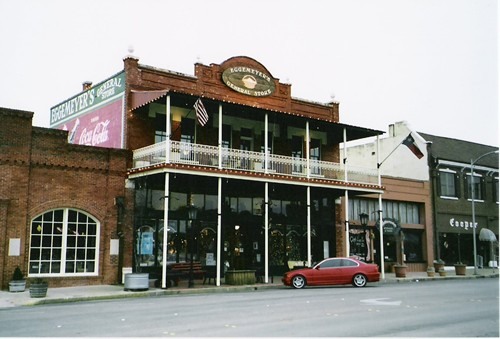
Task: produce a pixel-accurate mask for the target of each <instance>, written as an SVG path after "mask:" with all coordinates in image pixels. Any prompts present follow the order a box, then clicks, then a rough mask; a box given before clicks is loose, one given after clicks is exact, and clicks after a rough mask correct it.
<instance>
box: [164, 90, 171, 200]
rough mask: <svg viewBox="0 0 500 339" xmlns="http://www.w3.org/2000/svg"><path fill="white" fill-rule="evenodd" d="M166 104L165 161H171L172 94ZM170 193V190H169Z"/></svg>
mask: <svg viewBox="0 0 500 339" xmlns="http://www.w3.org/2000/svg"><path fill="white" fill-rule="evenodd" d="M165 106H166V107H167V112H166V120H167V124H166V126H165V134H166V137H167V140H165V162H166V163H169V162H170V138H171V137H172V136H171V133H172V131H171V129H172V128H171V126H170V114H171V113H170V94H168V95H167V100H166V103H165ZM167 194H168V192H167Z"/></svg>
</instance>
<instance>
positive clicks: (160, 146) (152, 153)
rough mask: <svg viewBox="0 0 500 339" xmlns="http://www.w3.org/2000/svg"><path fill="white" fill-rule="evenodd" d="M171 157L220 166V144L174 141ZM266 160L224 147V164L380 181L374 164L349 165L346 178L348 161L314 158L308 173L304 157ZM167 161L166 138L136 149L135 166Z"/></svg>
mask: <svg viewBox="0 0 500 339" xmlns="http://www.w3.org/2000/svg"><path fill="white" fill-rule="evenodd" d="M169 158H170V159H169V162H170V163H173V164H188V165H196V166H202V167H214V168H219V148H218V147H217V146H209V145H201V144H192V143H184V142H178V141H170V154H169ZM265 160H266V159H265V155H264V153H260V152H252V151H244V150H237V149H230V148H223V149H222V152H221V163H220V166H221V167H220V168H222V169H225V170H238V171H248V172H257V173H272V174H276V175H284V176H293V177H297V178H307V177H309V178H322V179H326V180H335V181H343V182H350V183H359V184H369V185H373V184H377V183H378V177H377V170H376V169H373V168H360V167H353V166H348V167H347V169H348V171H347V180H346V179H345V171H344V165H343V164H339V163H333V162H327V161H318V160H311V161H309V169H310V170H309V173H308V171H307V169H308V163H307V160H306V159H304V158H294V157H287V156H283V155H276V154H269V155H268V157H267V170H266V168H265ZM166 161H167V158H166V141H163V142H160V143H157V144H153V145H150V146H147V147H143V148H140V149H137V150H135V151H134V155H133V164H134V167H133V169H140V168H147V167H149V166H152V165H157V164H161V163H165V162H166Z"/></svg>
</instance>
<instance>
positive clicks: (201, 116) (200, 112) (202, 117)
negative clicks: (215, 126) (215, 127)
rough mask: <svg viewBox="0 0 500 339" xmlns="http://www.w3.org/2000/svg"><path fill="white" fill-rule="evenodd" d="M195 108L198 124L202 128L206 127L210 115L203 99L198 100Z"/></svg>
mask: <svg viewBox="0 0 500 339" xmlns="http://www.w3.org/2000/svg"><path fill="white" fill-rule="evenodd" d="M193 107H194V110H195V111H196V118H197V119H198V122H199V123H200V125H201V126H205V124H206V123H207V121H208V113H207V110H206V109H205V106H204V105H203V103H202V102H201V98H198V100H196V102H195V103H194V106H193Z"/></svg>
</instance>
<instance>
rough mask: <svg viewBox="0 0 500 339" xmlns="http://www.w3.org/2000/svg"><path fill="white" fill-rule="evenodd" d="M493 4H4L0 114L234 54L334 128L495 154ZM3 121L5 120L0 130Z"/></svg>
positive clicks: (148, 0) (40, 119)
mask: <svg viewBox="0 0 500 339" xmlns="http://www.w3.org/2000/svg"><path fill="white" fill-rule="evenodd" d="M498 15H499V10H498V1H497V0H324V1H322V0H301V1H299V0H252V1H248V0H247V1H239V0H224V1H223V0H211V1H209V0H175V1H173V0H163V1H159V0H157V1H152V0H137V1H132V0H116V1H105V0H98V1H95V0H86V1H67V0H61V1H51V0H28V1H24V0H15V1H14V0H0V51H1V56H0V60H1V62H0V76H1V78H0V106H2V107H9V108H15V109H21V110H28V111H33V112H35V116H34V121H33V123H34V125H36V126H42V127H48V126H49V110H50V107H52V106H54V105H56V104H58V103H60V102H61V101H64V100H65V99H67V98H69V97H71V96H73V95H75V94H77V93H78V92H79V91H81V88H82V82H83V81H86V80H89V81H92V82H94V83H97V82H100V81H102V80H104V79H106V78H107V77H110V76H111V75H114V74H115V73H117V72H119V71H120V70H122V69H123V58H124V57H125V56H126V55H127V54H129V52H128V50H129V48H130V47H131V46H132V47H133V50H134V52H133V54H134V55H135V56H137V57H138V58H139V62H140V63H141V64H145V65H150V66H154V67H159V68H164V69H168V70H172V71H176V72H181V73H186V74H189V75H193V74H194V63H196V62H197V61H200V62H202V63H204V64H206V65H209V64H211V63H215V64H221V63H222V62H223V61H224V60H226V59H228V58H230V57H233V56H239V55H245V56H249V57H252V58H254V59H256V60H257V61H259V62H260V63H262V64H263V65H264V66H265V67H266V68H267V69H268V70H269V71H270V72H271V74H272V76H274V77H276V78H279V79H280V81H281V82H287V83H290V84H291V85H292V96H294V97H298V98H303V99H307V100H313V101H319V102H325V103H326V102H329V101H332V97H333V96H334V100H336V101H338V102H339V103H340V121H341V122H342V123H347V124H352V125H358V126H362V127H367V128H373V129H377V130H382V131H387V126H388V125H389V124H391V123H394V122H397V121H402V120H405V121H407V122H408V123H409V125H410V127H411V128H413V129H414V130H416V131H420V132H425V133H429V134H434V135H439V136H445V137H451V138H456V139H463V140H468V141H473V142H478V143H482V144H487V145H495V146H498V144H499V139H498V108H499V107H498V94H499V87H498V79H499V69H498V57H499V55H498V42H499V37H498V27H499V26H498ZM0 123H1V122H0Z"/></svg>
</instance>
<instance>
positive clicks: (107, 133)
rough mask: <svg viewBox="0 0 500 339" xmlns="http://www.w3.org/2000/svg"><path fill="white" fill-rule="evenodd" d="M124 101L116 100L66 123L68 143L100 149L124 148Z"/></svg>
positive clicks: (64, 127) (64, 126)
mask: <svg viewBox="0 0 500 339" xmlns="http://www.w3.org/2000/svg"><path fill="white" fill-rule="evenodd" d="M122 111H123V100H122V99H119V100H116V101H114V102H112V103H110V104H108V105H106V106H104V107H101V108H99V109H97V110H95V111H92V112H90V113H87V114H85V115H83V116H80V117H77V118H76V119H73V120H71V121H69V122H68V123H65V124H64V125H63V126H62V129H63V130H67V131H69V132H68V142H69V143H74V144H79V145H87V146H98V147H110V148H122V135H123V114H122Z"/></svg>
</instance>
